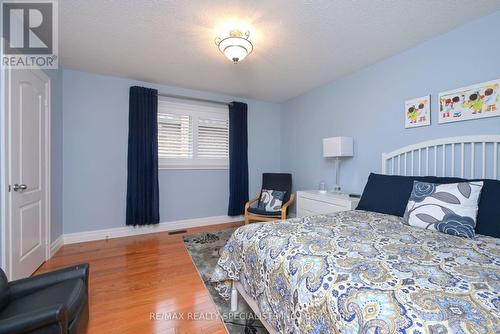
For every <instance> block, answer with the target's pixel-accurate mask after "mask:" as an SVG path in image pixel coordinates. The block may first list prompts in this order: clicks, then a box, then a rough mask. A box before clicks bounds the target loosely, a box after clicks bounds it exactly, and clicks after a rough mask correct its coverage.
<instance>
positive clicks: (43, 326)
mask: <svg viewBox="0 0 500 334" xmlns="http://www.w3.org/2000/svg"><path fill="white" fill-rule="evenodd" d="M88 277H89V265H88V264H81V265H77V266H74V267H69V268H65V269H61V270H57V271H53V272H49V273H45V274H41V275H37V276H34V277H29V278H24V279H20V280H17V281H12V282H7V277H6V276H5V273H4V272H3V270H1V269H0V334H4V333H5V334H6V333H9V334H16V333H54V334H55V333H58V334H66V333H69V334H80V333H85V332H86V330H87V323H88V316H89V309H88Z"/></svg>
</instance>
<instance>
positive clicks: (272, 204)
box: [258, 189, 286, 211]
mask: <svg viewBox="0 0 500 334" xmlns="http://www.w3.org/2000/svg"><path fill="white" fill-rule="evenodd" d="M285 193H286V191H280V190H267V189H262V192H261V194H260V200H259V205H258V208H259V209H261V210H265V211H279V210H281V205H282V204H283V198H285Z"/></svg>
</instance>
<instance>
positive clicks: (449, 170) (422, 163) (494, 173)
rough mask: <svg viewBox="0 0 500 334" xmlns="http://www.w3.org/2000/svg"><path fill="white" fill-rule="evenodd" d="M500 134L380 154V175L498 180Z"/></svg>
mask: <svg viewBox="0 0 500 334" xmlns="http://www.w3.org/2000/svg"><path fill="white" fill-rule="evenodd" d="M498 143H500V135H481V136H462V137H449V138H441V139H435V140H429V141H425V142H421V143H418V144H415V145H409V146H406V147H403V148H400V149H397V150H395V151H392V152H390V153H382V173H383V174H392V175H409V176H420V175H421V176H426V175H434V176H456V177H463V178H468V179H473V178H483V179H485V178H489V179H500V171H499V169H500V163H499V161H498V158H499V152H498V149H499V147H500V145H498Z"/></svg>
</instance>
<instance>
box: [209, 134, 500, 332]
mask: <svg viewBox="0 0 500 334" xmlns="http://www.w3.org/2000/svg"><path fill="white" fill-rule="evenodd" d="M498 142H500V136H474V137H460V138H446V139H441V140H437V141H432V142H425V143H420V144H417V145H412V146H409V147H406V148H403V149H399V150H396V151H394V152H391V153H389V154H383V158H382V160H383V166H382V171H383V172H384V173H386V174H400V175H408V174H410V175H420V174H430V173H431V172H432V171H433V170H434V171H435V172H436V173H435V175H437V174H438V173H437V172H438V171H442V174H441V175H442V176H456V174H458V175H460V176H462V177H464V176H466V175H465V174H467V173H468V172H469V175H468V176H469V177H470V178H474V177H475V175H476V173H474V170H476V171H478V170H479V171H481V176H482V177H483V178H486V177H488V176H490V175H489V174H491V176H493V177H494V178H497V176H498V172H497V170H498V163H497V162H498V155H497V154H498V153H497V152H498ZM477 151H479V152H480V154H476V152H477ZM403 159H404V160H403ZM470 161H473V162H470ZM481 163H482V164H481ZM466 164H468V166H469V168H466ZM212 280H213V281H214V282H215V283H216V288H217V290H218V291H219V293H220V294H221V295H222V296H223V297H225V298H227V299H231V304H232V305H233V306H234V307H235V306H236V299H237V296H238V294H239V295H241V296H242V297H243V298H244V299H245V300H246V301H247V302H248V304H249V305H250V307H252V309H253V310H254V311H255V312H256V313H257V314H258V315H259V316H260V318H261V320H262V323H263V324H264V325H265V326H266V328H267V329H268V331H269V332H271V333H278V332H279V333H499V332H500V320H499V319H500V239H498V238H493V237H488V236H483V235H476V236H475V237H474V238H473V239H467V238H461V237H457V236H452V235H449V234H445V233H439V232H436V231H429V230H425V229H421V228H416V227H412V226H408V225H404V224H403V223H402V218H401V217H398V216H394V215H387V214H382V213H376V212H369V211H361V210H354V211H346V212H339V213H335V214H330V215H320V216H311V217H305V218H302V219H290V220H286V221H281V222H273V223H256V224H251V225H248V226H244V227H241V228H239V229H237V230H236V231H235V232H234V234H233V235H232V237H231V238H230V240H229V241H228V243H227V244H226V245H225V247H224V249H223V251H222V255H221V258H220V259H219V262H218V265H217V267H216V268H215V271H214V274H213V276H212ZM234 307H233V308H234Z"/></svg>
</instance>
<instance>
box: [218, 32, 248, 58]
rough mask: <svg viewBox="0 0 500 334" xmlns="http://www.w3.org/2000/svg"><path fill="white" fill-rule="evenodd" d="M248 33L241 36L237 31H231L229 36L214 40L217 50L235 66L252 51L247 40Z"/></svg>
mask: <svg viewBox="0 0 500 334" xmlns="http://www.w3.org/2000/svg"><path fill="white" fill-rule="evenodd" d="M248 36H249V33H247V34H246V35H243V34H242V33H241V32H239V31H232V32H231V36H230V37H227V38H224V39H222V40H221V39H218V40H216V42H215V43H216V44H217V46H218V47H219V50H220V51H221V52H222V53H223V54H224V56H226V58H227V59H229V60H231V61H232V62H234V63H235V64H237V63H238V62H240V61H242V60H243V59H245V58H246V56H248V55H249V54H250V53H251V52H252V50H253V45H252V43H251V42H250V41H249V40H248Z"/></svg>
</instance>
